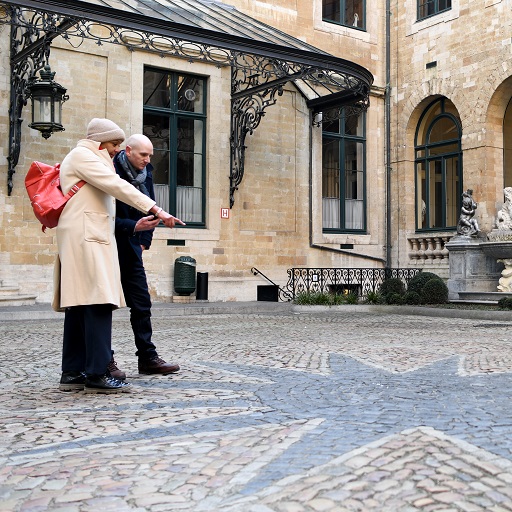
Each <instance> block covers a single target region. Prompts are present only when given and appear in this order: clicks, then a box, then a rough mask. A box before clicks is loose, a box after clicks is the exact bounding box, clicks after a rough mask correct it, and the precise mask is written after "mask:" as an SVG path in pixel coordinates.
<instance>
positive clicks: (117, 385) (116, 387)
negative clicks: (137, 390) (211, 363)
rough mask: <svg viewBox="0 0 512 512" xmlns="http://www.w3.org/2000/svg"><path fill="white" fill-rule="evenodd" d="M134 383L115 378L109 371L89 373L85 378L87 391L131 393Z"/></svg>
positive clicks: (85, 389)
mask: <svg viewBox="0 0 512 512" xmlns="http://www.w3.org/2000/svg"><path fill="white" fill-rule="evenodd" d="M131 390H132V385H131V384H128V382H123V381H122V380H118V379H115V378H114V377H111V376H110V375H109V374H108V373H106V374H105V375H88V376H86V378H85V387H84V391H85V392H86V393H107V394H108V393H129V392H130V391H131Z"/></svg>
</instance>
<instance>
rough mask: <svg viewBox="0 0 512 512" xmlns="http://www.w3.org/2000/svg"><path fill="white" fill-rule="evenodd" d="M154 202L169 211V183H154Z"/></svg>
mask: <svg viewBox="0 0 512 512" xmlns="http://www.w3.org/2000/svg"><path fill="white" fill-rule="evenodd" d="M155 201H156V204H157V205H158V206H160V207H162V208H163V209H164V210H166V211H169V185H155Z"/></svg>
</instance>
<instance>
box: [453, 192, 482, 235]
mask: <svg viewBox="0 0 512 512" xmlns="http://www.w3.org/2000/svg"><path fill="white" fill-rule="evenodd" d="M477 207H478V204H477V203H476V202H475V201H474V200H473V191H472V190H471V189H468V190H466V192H463V193H462V207H461V209H460V218H459V222H458V224H457V234H458V235H462V236H473V237H476V236H477V235H478V232H479V231H480V229H479V228H478V222H477V221H476V219H475V218H474V216H475V211H476V209H477Z"/></svg>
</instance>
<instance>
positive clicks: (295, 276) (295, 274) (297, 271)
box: [286, 268, 420, 299]
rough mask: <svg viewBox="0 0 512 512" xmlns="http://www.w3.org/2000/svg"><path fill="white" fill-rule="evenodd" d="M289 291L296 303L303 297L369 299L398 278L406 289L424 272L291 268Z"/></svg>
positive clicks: (287, 287) (383, 269)
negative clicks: (332, 295)
mask: <svg viewBox="0 0 512 512" xmlns="http://www.w3.org/2000/svg"><path fill="white" fill-rule="evenodd" d="M287 272H288V283H287V284H286V289H287V290H288V291H289V292H290V294H291V295H292V296H293V298H294V299H295V298H296V297H297V296H298V295H299V294H300V293H315V292H318V293H338V294H339V293H347V292H352V293H356V294H357V295H358V297H360V298H365V297H366V296H367V295H368V293H369V292H377V291H378V290H379V288H380V286H381V284H382V283H383V281H384V280H385V279H389V278H390V277H395V278H398V279H401V280H402V281H403V283H404V284H405V285H407V283H408V282H409V281H410V280H411V279H412V278H413V277H414V276H415V275H416V274H417V273H418V272H420V270H418V269H415V268H290V269H288V271H287Z"/></svg>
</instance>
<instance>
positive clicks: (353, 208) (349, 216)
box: [322, 197, 364, 229]
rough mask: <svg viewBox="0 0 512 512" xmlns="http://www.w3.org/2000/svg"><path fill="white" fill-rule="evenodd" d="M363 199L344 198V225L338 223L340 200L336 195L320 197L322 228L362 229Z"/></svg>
mask: <svg viewBox="0 0 512 512" xmlns="http://www.w3.org/2000/svg"><path fill="white" fill-rule="evenodd" d="M363 213H364V210H363V201H360V200H354V199H345V226H344V227H343V226H341V225H340V200H339V198H337V197H324V198H322V219H323V227H324V229H342V228H344V229H363V226H364V223H363V221H364V218H363Z"/></svg>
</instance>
